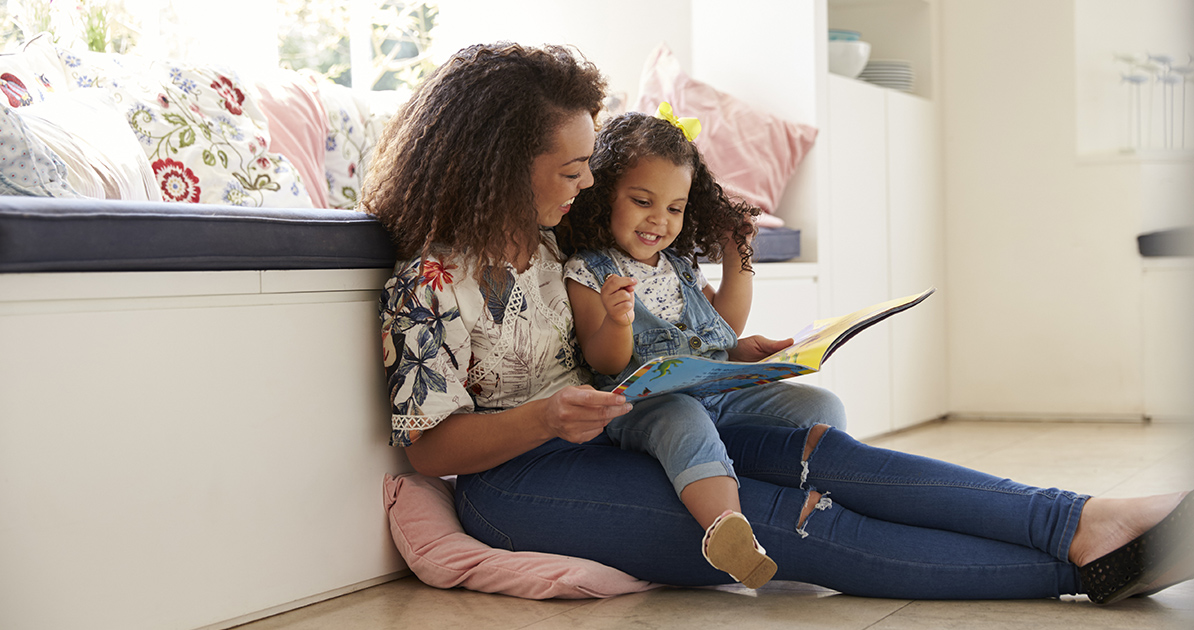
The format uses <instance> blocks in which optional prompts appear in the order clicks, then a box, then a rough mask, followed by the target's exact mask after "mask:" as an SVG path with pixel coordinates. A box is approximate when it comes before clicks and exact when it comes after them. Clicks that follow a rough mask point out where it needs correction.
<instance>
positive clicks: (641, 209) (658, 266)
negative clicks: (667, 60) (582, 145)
mask: <svg viewBox="0 0 1194 630" xmlns="http://www.w3.org/2000/svg"><path fill="white" fill-rule="evenodd" d="M659 109H660V111H659V112H658V113H657V114H656V115H655V116H647V115H644V114H640V113H630V114H625V115H623V116H620V117H617V118H615V119H613V120H611V121H609V122H608V123H607V125H606V126H605V128H604V129H602V130H601V132H600V133H599V134H598V136H597V148H596V151H595V152H594V154H593V157H592V159H591V161H590V168H591V170H592V172H593V179H594V184H593V187H592V188H590V189H588V190H585V191H583V192H582V193H581V194H580V195H579V196H578V197H577V199H576V202H575V203H574V204H573V207H572V211H571V212H570V214H569V215H568V225H567V226H565V227H564V228H563V229H562V230H561V234H562V236H563V239H562V240H563V242H564V244H565V246H566V247H567V248H568V249H569V250H570V251H573V252H575V253H574V255H573V257H572V258H571V259H570V260H569V261H568V263H567V265H566V266H565V271H564V277H565V278H566V279H567V285H568V297H569V299H570V300H571V302H572V310H573V314H574V317H575V321H576V331H577V339H578V341H579V343H580V346H581V350H582V353H583V354H584V357H585V360H586V361H587V362H588V363H589V365H590V366H591V367H592V368H593V372H594V377H595V383H594V385H596V386H598V387H601V388H603V389H610V388H612V387H613V386H615V385H616V384H617V383H619V382H621V381H622V379H624V378H625V377H626V376H628V375H630V374H631V373H633V372H634V371H635V369H637V368H638V367H639V366H640V365H642V364H643V363H644V362H646V361H649V360H651V359H653V358H655V357H658V356H663V355H670V354H677V353H690V354H698V355H702V356H707V357H711V358H714V359H721V360H724V359H726V358H727V356H728V353H727V350H729V349H732V348H733V347H734V345H735V343H736V339H737V337H738V335H740V334H741V333H742V329H743V327H744V326H745V325H746V318H747V315H748V314H749V313H750V302H751V288H752V286H751V285H752V282H751V280H752V274H753V272H752V271H751V267H750V257H751V254H752V249H751V246H750V239H751V237H752V236H753V235H754V227H753V223H752V221H751V217H753V216H754V215H757V214H758V213H759V210H758V208H754V207H752V206H749V205H747V204H744V203H739V202H735V201H732V200H730V199H728V198H727V197H726V195H725V193H724V192H723V191H722V188H721V187H720V186H719V185H718V184H717V183H716V182H714V180H713V177H712V175H711V174H710V173H709V170H708V169H707V168H706V166H705V163H704V161H703V160H702V159H701V155H700V152H699V151H698V150H697V148H696V146H695V145H694V144H693V142H692V140H694V139H695V137H696V134H697V133H699V129H700V127H699V123H698V122H696V120H695V119H684V120H682V121H681V120H678V119H676V118H675V116H674V115H673V114H672V113H671V107H670V106H669V105H668V104H667V103H662V104H661V105H660V108H659ZM701 254H703V255H706V256H708V257H709V258H710V259H712V260H715V261H716V260H719V259H720V260H722V261H723V266H724V269H725V272H724V276H723V279H722V282H721V286H720V287H719V288H718V289H717V290H714V289H713V288H712V287H711V286H709V284H708V283H707V282H706V281H705V278H704V276H703V275H702V274H701V272H700V269H699V267H698V266H697V265H696V259H697V256H698V255H701ZM754 389H755V390H756V391H748V390H743V391H742V392H741V393H739V392H730V393H727V394H721V395H718V396H711V397H707V398H703V399H699V400H698V399H694V398H692V397H689V396H686V395H666V396H659V397H655V398H651V399H648V400H645V401H642V402H639V403H636V405H635V407H634V410H633V411H631V412H630V413H628V414H626V415H624V416H621V417H619V418H616V419H614V420H613V421H611V422H610V424H609V425H608V426H607V427H606V432H607V434H608V436H609V437H610V438H611V439H612V440H613V441H615V442H616V443H617V444H619V445H620V446H621V447H622V448H624V449H627V450H633V451H642V452H647V453H650V454H651V455H653V456H654V457H655V458H656V459H658V460H659V461H660V462H661V463H662V464H663V467H664V469H665V471H666V472H667V475H668V478H669V479H670V480H671V482H672V485H673V487H674V488H675V491H676V493H677V494H678V495H679V496H680V500H681V501H682V502H683V503H684V505H685V506H686V507H687V508H688V510H689V512H691V513H692V515H693V516H694V517H695V518H696V520H697V522H698V523H700V525H701V527H703V528H705V537H704V540H703V541H702V552H703V553H704V554H705V558H706V559H707V560H708V561H709V563H710V564H712V565H713V566H714V567H716V568H718V569H720V570H722V571H725V572H726V573H729V574H730V575H731V576H732V577H733V578H734V579H735V580H738V581H739V582H741V583H743V584H745V585H746V586H748V587H750V588H758V587H760V586H762V585H763V584H765V583H766V582H767V581H768V580H769V579H771V577H772V575H774V573H775V571H776V565H775V563H774V562H773V561H772V560H771V559H770V558H768V557H767V555H766V552H765V551H764V549H763V548H762V547H761V546H759V545H758V543H757V541H755V539H754V536H753V532H752V529H751V527H750V524H749V523H748V522H747V520H746V518H745V517H744V516H743V515H742V514H741V513H740V511H741V507H740V505H739V498H738V478H737V476H736V475H735V473H734V468H733V463H732V462H731V460H730V458H729V457H728V455H727V454H726V449H725V446H724V444H723V443H722V440H721V438H720V436H719V434H718V426H720V425H721V424H722V423H723V422H727V423H730V422H736V423H746V422H756V421H757V420H758V419H757V418H752V419H746V418H744V417H743V415H742V414H740V413H738V411H739V409H740V408H741V407H742V405H741V404H740V403H741V401H742V400H743V399H744V397H747V396H749V398H750V400H751V401H753V403H752V404H754V405H756V406H758V405H760V404H761V405H763V406H765V407H770V408H772V409H775V408H776V407H778V406H783V407H788V408H791V407H792V406H796V407H799V405H800V404H802V401H804V400H805V399H806V398H807V396H806V394H807V386H797V387H793V386H792V384H790V383H774V384H771V385H767V386H761V387H759V388H754ZM763 390H765V391H763ZM735 403H739V404H735ZM755 411H761V410H760V409H756V410H755ZM788 418H806V419H807V418H809V414H808V413H807V412H806V413H799V411H798V410H797V412H796V413H782V412H781V413H774V414H772V415H771V417H770V418H768V419H767V420H766V421H764V422H766V423H768V424H777V423H781V424H784V425H787V426H795V427H802V426H809V425H811V424H812V422H807V423H802V422H800V421H799V420H795V421H793V420H786V421H782V422H781V420H783V419H788ZM821 421H824V420H823V419H821Z"/></svg>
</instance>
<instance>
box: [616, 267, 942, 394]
mask: <svg viewBox="0 0 1194 630" xmlns="http://www.w3.org/2000/svg"><path fill="white" fill-rule="evenodd" d="M935 290H936V289H928V290H926V291H924V292H923V293H917V294H916V295H909V296H908V297H902V298H900V299H898V300H891V301H888V302H883V303H881V304H875V305H874V306H868V307H866V308H864V309H861V310H858V311H855V312H853V313H850V314H849V315H843V316H841V317H832V318H829V319H820V320H817V321H815V322H813V323H812V324H809V326H808V327H806V328H805V329H804V330H802V331H800V333H798V334H797V335H796V336H795V337H794V339H795V342H794V343H793V344H792V345H790V346H788V347H787V348H784V349H783V350H780V351H779V352H776V353H775V354H773V355H771V356H769V357H767V358H765V359H762V360H760V361H757V362H754V363H737V362H734V361H715V360H713V359H706V358H703V357H697V356H691V355H672V356H667V357H659V358H657V359H653V360H651V361H648V362H646V363H644V364H643V365H642V367H640V368H639V369H638V370H635V372H634V374H631V375H630V376H627V377H626V380H624V381H622V382H621V383H619V384H618V386H617V387H615V388H614V390H613V391H614V393H616V394H623V395H625V396H626V399H627V400H630V401H634V400H641V399H643V398H649V397H651V396H658V395H659V394H668V393H679V394H688V395H690V396H697V397H702V396H711V395H713V394H720V393H723V392H728V391H732V390H735V389H745V388H747V387H752V386H754V385H763V384H766V383H770V382H772V381H778V380H781V379H785V378H791V377H793V376H800V375H801V374H808V373H810V372H816V371H818V370H820V369H821V364H823V363H824V362H825V361H827V360H828V359H829V355H831V354H833V351H834V350H837V349H838V348H839V347H841V345H842V344H844V343H846V342H847V341H849V340H850V338H851V337H853V336H854V335H856V334H858V333H859V332H861V331H862V330H864V329H866V328H868V327H869V326H872V325H874V324H877V323H879V322H881V321H883V320H885V319H887V318H888V317H891V316H892V315H895V314H896V313H899V312H901V311H906V310H908V309H910V308H912V307H913V306H916V305H917V304H920V303H921V302H923V301H924V300H925V298H927V297H929V295H931V294H932V293H933V291H935Z"/></svg>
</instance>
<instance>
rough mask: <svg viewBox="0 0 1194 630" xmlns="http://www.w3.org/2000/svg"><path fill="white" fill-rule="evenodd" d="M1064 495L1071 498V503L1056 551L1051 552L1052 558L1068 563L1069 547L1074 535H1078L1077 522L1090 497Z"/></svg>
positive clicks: (1073, 494)
mask: <svg viewBox="0 0 1194 630" xmlns="http://www.w3.org/2000/svg"><path fill="white" fill-rule="evenodd" d="M1065 494H1066V495H1068V496H1069V497H1071V499H1072V501H1071V503H1070V509H1069V511H1068V512H1067V514H1066V518H1065V525H1063V526H1062V531H1061V539H1060V541H1059V544H1058V545H1057V549H1056V550H1054V551H1053V557H1055V558H1057V559H1058V560H1061V561H1062V562H1069V561H1070V545H1072V544H1073V543H1074V534H1076V533H1078V520H1079V519H1080V518H1082V511H1083V510H1084V509H1086V502H1087V501H1089V500H1090V495H1089V494H1077V493H1073V492H1067V493H1065Z"/></svg>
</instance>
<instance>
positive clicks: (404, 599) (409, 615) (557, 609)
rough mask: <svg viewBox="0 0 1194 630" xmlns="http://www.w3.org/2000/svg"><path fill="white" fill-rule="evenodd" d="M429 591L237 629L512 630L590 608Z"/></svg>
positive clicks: (360, 600)
mask: <svg viewBox="0 0 1194 630" xmlns="http://www.w3.org/2000/svg"><path fill="white" fill-rule="evenodd" d="M592 603H593V602H591V601H589V600H571V601H569V600H547V601H532V600H526V599H518V598H515V597H507V596H504V595H490V594H487V593H474V592H472V591H466V590H462V589H451V590H442V589H437V588H432V587H430V586H427V585H425V584H423V583H422V582H419V581H418V580H417V579H415V578H414V577H408V578H404V579H401V580H396V581H394V582H387V583H386V584H382V585H380V586H374V587H373V588H368V589H365V590H363V591H358V592H356V593H351V594H349V595H344V596H342V597H337V598H336V599H332V600H328V601H326V602H321V603H318V604H314V605H311V606H307V607H305V608H300V609H298V610H294V611H291V612H288V613H284V614H281V615H276V616H274V617H269V618H266V619H262V620H260V621H256V622H253V623H250V624H246V625H243V626H240V628H242V629H243V630H280V629H285V630H329V629H333V628H334V629H336V630H390V629H393V630H399V629H401V630H412V629H422V628H428V629H434V630H514V629H516V628H525V627H527V626H529V625H531V624H533V623H535V622H537V621H541V620H543V619H547V618H550V617H553V616H555V615H559V614H560V613H563V612H566V611H568V610H571V609H573V608H577V607H580V606H586V605H591V604H592Z"/></svg>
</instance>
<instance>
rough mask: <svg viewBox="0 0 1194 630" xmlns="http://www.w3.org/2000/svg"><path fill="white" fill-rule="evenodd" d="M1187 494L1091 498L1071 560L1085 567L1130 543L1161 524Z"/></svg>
mask: <svg viewBox="0 0 1194 630" xmlns="http://www.w3.org/2000/svg"><path fill="white" fill-rule="evenodd" d="M1185 496H1186V493H1185V492H1174V493H1171V494H1158V495H1153V496H1147V497H1134V498H1130V499H1107V498H1101V497H1095V498H1091V499H1089V500H1087V502H1086V505H1085V506H1084V507H1083V508H1082V515H1081V516H1080V517H1079V519H1078V529H1077V530H1076V531H1075V532H1074V539H1073V541H1072V542H1071V543H1070V552H1069V560H1070V562H1072V563H1074V564H1075V565H1077V566H1084V565H1086V564H1088V563H1090V562H1092V561H1094V560H1097V559H1099V558H1101V557H1103V556H1105V555H1107V554H1109V553H1111V552H1112V551H1115V550H1116V549H1119V548H1120V547H1122V546H1124V545H1126V544H1128V543H1129V542H1131V541H1132V540H1134V539H1136V537H1138V536H1140V535H1141V534H1143V533H1144V532H1146V531H1148V530H1149V529H1150V528H1151V527H1153V526H1154V525H1156V524H1157V523H1160V522H1161V520H1162V519H1164V518H1165V517H1166V516H1167V515H1168V514H1169V513H1170V512H1172V511H1173V509H1174V508H1176V507H1177V504H1178V503H1181V500H1182V498H1183V497H1185Z"/></svg>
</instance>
